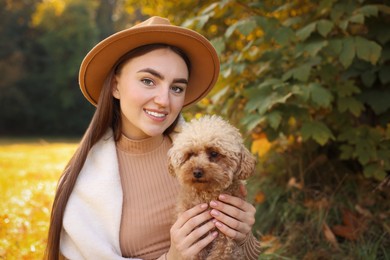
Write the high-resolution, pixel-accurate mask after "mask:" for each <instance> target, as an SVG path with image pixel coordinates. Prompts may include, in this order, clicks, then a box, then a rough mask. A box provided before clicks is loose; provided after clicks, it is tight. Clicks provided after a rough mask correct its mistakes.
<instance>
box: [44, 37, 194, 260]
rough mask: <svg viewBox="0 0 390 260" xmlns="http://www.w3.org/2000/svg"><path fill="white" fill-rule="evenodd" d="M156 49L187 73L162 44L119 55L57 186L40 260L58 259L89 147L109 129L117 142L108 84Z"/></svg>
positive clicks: (116, 114)
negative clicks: (164, 51)
mask: <svg viewBox="0 0 390 260" xmlns="http://www.w3.org/2000/svg"><path fill="white" fill-rule="evenodd" d="M160 48H169V49H170V50H172V51H173V52H175V53H177V54H178V55H180V56H181V57H182V58H183V60H184V61H185V62H186V64H187V68H188V71H190V61H189V59H188V58H187V56H186V55H185V54H184V53H183V52H182V51H181V50H180V49H178V48H176V47H174V46H169V45H165V44H150V45H144V46H141V47H138V48H136V49H133V50H131V51H130V52H128V53H127V54H125V55H123V56H122V58H120V59H119V60H118V62H117V63H116V65H115V66H114V67H113V69H112V70H111V72H110V73H109V75H108V76H107V78H106V81H105V82H104V85H103V87H102V91H101V93H100V96H99V100H98V103H97V107H96V111H95V113H94V115H93V117H92V120H91V123H90V124H89V126H88V128H87V130H86V132H85V134H84V136H83V138H82V139H81V142H80V145H79V147H78V149H77V150H76V152H75V153H74V155H73V156H72V158H71V159H70V161H69V162H68V164H67V165H66V167H65V169H64V171H63V173H62V175H61V178H60V180H59V182H58V186H57V190H56V194H55V197H54V202H53V207H52V211H51V218H50V226H49V233H48V241H47V246H46V250H45V256H44V259H49V260H57V259H59V255H60V237H61V230H62V224H63V217H64V212H65V208H66V204H67V202H68V200H69V197H70V195H71V193H72V191H73V188H74V186H75V183H76V180H77V177H78V176H79V173H80V171H81V169H82V168H83V166H84V163H85V160H86V158H87V156H88V153H89V151H90V150H91V148H92V146H93V145H94V144H96V143H97V142H98V141H99V140H100V139H101V138H102V137H103V135H104V134H105V133H106V132H107V130H108V129H109V128H112V130H113V134H114V140H115V141H118V140H119V138H120V136H121V127H122V122H121V116H120V106H119V100H117V99H115V98H114V97H113V95H112V81H113V78H114V76H115V75H116V74H118V73H120V70H121V68H122V67H123V65H124V64H125V63H126V62H127V61H129V60H130V59H132V58H135V57H138V56H141V55H143V54H145V53H147V52H150V51H153V50H156V49H160ZM178 120H179V117H177V118H176V120H175V121H174V122H173V123H172V125H171V126H170V127H169V128H168V129H166V130H165V132H164V135H169V134H170V133H171V132H172V131H173V129H174V128H175V126H176V124H177V122H178Z"/></svg>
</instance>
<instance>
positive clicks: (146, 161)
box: [46, 17, 259, 260]
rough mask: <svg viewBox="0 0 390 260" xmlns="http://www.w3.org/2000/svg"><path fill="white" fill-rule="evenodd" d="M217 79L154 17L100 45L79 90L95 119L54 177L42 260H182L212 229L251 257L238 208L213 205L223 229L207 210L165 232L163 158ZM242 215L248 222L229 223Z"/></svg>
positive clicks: (167, 181) (214, 62)
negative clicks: (188, 111) (189, 111)
mask: <svg viewBox="0 0 390 260" xmlns="http://www.w3.org/2000/svg"><path fill="white" fill-rule="evenodd" d="M218 74H219V60H218V57H217V54H216V51H215V49H214V47H213V46H212V45H211V43H210V42H209V41H208V40H207V39H206V38H205V37H203V36H202V35H200V34H199V33H197V32H195V31H192V30H189V29H187V28H183V27H179V26H174V25H171V24H170V23H169V21H168V20H167V19H164V18H161V17H152V18H150V19H148V20H146V21H144V22H142V23H140V24H138V25H135V26H133V27H131V28H129V29H126V30H123V31H120V32H118V33H116V34H114V35H112V36H110V37H108V38H106V39H104V40H103V41H101V42H100V43H98V44H97V45H96V46H95V47H94V48H93V49H92V50H91V51H90V52H89V53H88V54H87V55H86V57H85V58H84V60H83V62H82V64H81V67H80V73H79V82H80V87H81V91H82V92H83V94H84V96H85V97H86V99H87V100H88V101H89V102H91V103H92V104H93V105H95V106H96V112H95V114H94V116H93V118H92V121H91V124H90V126H89V127H88V129H87V130H86V133H85V135H84V137H83V139H82V141H81V144H80V147H79V148H78V149H77V151H76V153H75V154H74V155H73V157H72V159H71V160H70V162H69V164H68V165H67V167H66V168H65V171H64V172H63V175H62V177H61V178H60V181H59V184H58V188H57V192H56V196H55V200H54V203H53V209H52V215H51V220H50V229H49V237H48V246H47V251H46V258H47V259H50V260H53V259H58V258H59V257H60V256H64V257H65V258H68V259H129V258H132V259H168V260H171V259H191V258H194V257H195V256H196V255H198V253H199V252H200V251H201V250H202V249H203V248H204V247H206V246H207V245H208V244H210V243H211V242H212V241H213V240H214V239H215V235H213V234H215V233H216V232H212V233H211V232H209V231H210V230H212V229H215V228H217V229H219V232H222V233H224V234H226V235H227V236H230V237H231V238H232V239H233V240H234V241H235V243H237V244H238V245H240V246H243V248H244V250H246V253H248V252H251V253H249V254H246V256H248V257H247V259H256V258H257V255H258V252H259V250H258V243H257V240H256V239H255V238H254V236H253V234H252V233H251V229H252V226H253V224H254V223H253V222H252V221H249V219H252V218H254V212H251V211H249V212H248V210H247V209H248V208H249V207H248V205H250V204H249V203H248V202H246V201H245V200H244V199H241V198H236V197H229V199H226V200H224V201H220V202H219V203H218V204H219V205H220V206H222V209H221V210H220V211H221V214H224V216H226V218H223V219H222V220H221V219H220V221H218V223H220V222H221V223H223V224H224V225H223V228H221V227H220V226H216V225H215V222H214V221H213V216H212V215H211V214H210V210H207V204H206V205H195V206H194V207H193V208H192V209H189V211H188V212H187V214H183V216H181V217H179V218H178V219H177V220H176V222H175V223H176V225H172V221H173V219H174V216H173V212H174V207H175V204H176V194H177V191H178V188H179V185H178V182H177V180H175V179H174V178H173V177H172V176H170V175H169V173H168V165H167V162H168V155H167V152H168V150H169V149H170V148H171V146H172V138H174V136H175V133H177V131H179V130H180V124H182V123H183V122H181V121H182V119H181V115H180V112H181V110H182V108H183V107H186V106H189V105H191V104H194V103H196V102H197V101H199V100H200V99H202V98H203V97H204V96H205V95H207V93H208V92H209V91H210V90H211V89H212V87H213V86H214V84H215V83H216V81H217V78H218ZM237 201H238V202H239V203H237ZM228 205H230V206H228ZM232 205H238V206H232ZM224 208H225V210H224ZM226 209H228V210H226ZM243 213H246V214H249V215H250V216H251V218H249V219H245V220H239V219H234V220H233V218H232V217H230V216H236V215H239V214H243ZM232 220H233V221H232ZM194 225H195V226H201V227H202V228H201V229H197V230H195V229H194V227H195V226H194ZM238 226H239V227H243V228H240V231H234V228H235V227H238ZM232 234H237V236H236V235H234V236H232ZM253 252H256V254H253Z"/></svg>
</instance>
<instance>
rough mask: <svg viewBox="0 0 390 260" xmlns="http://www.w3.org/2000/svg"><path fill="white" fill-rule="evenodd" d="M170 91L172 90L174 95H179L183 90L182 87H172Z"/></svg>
mask: <svg viewBox="0 0 390 260" xmlns="http://www.w3.org/2000/svg"><path fill="white" fill-rule="evenodd" d="M171 89H172V91H173V92H174V93H176V94H180V93H182V92H183V91H184V88H182V87H177V86H173V87H172V88H171Z"/></svg>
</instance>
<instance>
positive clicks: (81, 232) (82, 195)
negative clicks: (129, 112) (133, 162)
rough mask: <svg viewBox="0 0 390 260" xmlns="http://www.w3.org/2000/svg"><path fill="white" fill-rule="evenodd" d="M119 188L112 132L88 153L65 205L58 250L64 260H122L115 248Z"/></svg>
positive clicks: (118, 215)
mask: <svg viewBox="0 0 390 260" xmlns="http://www.w3.org/2000/svg"><path fill="white" fill-rule="evenodd" d="M122 196H123V194H122V187H121V180H120V176H119V168H118V159H117V155H116V148H115V142H114V138H113V134H112V131H107V133H106V134H105V135H104V137H103V138H102V139H101V140H100V141H98V142H97V143H96V144H95V145H94V146H93V147H92V149H91V150H90V152H89V153H88V157H87V159H86V161H85V164H84V166H83V168H82V170H81V172H80V174H79V176H78V178H77V181H76V185H75V187H74V189H73V191H72V194H71V195H70V197H69V201H68V203H67V205H66V209H65V213H64V219H63V230H62V233H61V242H60V250H61V253H62V254H63V255H64V256H65V257H66V258H68V259H72V260H73V259H75V260H78V259H102V260H103V259H125V258H123V257H122V254H121V250H120V246H119V229H120V223H121V215H122V200H123V197H122Z"/></svg>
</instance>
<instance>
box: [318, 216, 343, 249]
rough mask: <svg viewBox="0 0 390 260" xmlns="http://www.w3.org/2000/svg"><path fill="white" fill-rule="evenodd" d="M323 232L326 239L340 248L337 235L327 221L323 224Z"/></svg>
mask: <svg viewBox="0 0 390 260" xmlns="http://www.w3.org/2000/svg"><path fill="white" fill-rule="evenodd" d="M322 232H324V237H325V239H326V240H327V241H328V242H329V243H330V244H331V245H332V246H333V247H334V248H336V249H340V248H339V243H338V242H337V239H336V236H335V235H334V233H333V232H332V230H331V229H330V228H329V226H328V224H326V222H324V223H323V225H322Z"/></svg>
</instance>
